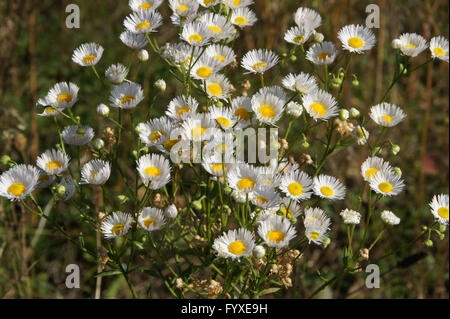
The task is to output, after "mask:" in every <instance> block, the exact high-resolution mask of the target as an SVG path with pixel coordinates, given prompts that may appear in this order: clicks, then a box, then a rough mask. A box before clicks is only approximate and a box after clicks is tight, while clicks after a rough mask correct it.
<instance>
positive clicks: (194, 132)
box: [191, 126, 206, 138]
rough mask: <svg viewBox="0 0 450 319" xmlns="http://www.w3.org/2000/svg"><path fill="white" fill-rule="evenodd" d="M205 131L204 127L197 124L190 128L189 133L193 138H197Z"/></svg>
mask: <svg viewBox="0 0 450 319" xmlns="http://www.w3.org/2000/svg"><path fill="white" fill-rule="evenodd" d="M205 132H206V127H203V126H197V127H194V128H193V129H192V131H191V134H192V136H193V137H194V138H199V137H200V136H202V135H203V134H205Z"/></svg>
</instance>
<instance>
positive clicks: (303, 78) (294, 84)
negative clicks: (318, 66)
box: [282, 72, 319, 94]
mask: <svg viewBox="0 0 450 319" xmlns="http://www.w3.org/2000/svg"><path fill="white" fill-rule="evenodd" d="M282 84H283V86H284V87H285V88H286V89H288V90H290V91H294V92H299V93H301V94H307V93H312V92H314V91H316V90H317V89H318V88H319V86H318V85H317V82H316V79H315V78H314V76H313V75H311V74H308V73H303V72H300V73H299V74H293V73H289V74H288V75H286V76H285V77H284V78H283V80H282Z"/></svg>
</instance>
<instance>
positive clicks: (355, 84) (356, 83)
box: [352, 74, 359, 86]
mask: <svg viewBox="0 0 450 319" xmlns="http://www.w3.org/2000/svg"><path fill="white" fill-rule="evenodd" d="M352 85H353V86H359V81H358V78H357V77H356V74H353V81H352Z"/></svg>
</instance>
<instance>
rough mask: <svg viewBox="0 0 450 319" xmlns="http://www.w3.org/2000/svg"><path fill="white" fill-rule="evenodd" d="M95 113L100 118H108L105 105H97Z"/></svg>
mask: <svg viewBox="0 0 450 319" xmlns="http://www.w3.org/2000/svg"><path fill="white" fill-rule="evenodd" d="M97 113H98V114H99V115H101V116H108V115H109V107H108V106H107V105H105V104H99V105H98V106H97Z"/></svg>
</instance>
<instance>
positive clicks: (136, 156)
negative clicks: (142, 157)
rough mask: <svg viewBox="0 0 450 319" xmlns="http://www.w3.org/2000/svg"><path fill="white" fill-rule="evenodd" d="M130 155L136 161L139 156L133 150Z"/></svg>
mask: <svg viewBox="0 0 450 319" xmlns="http://www.w3.org/2000/svg"><path fill="white" fill-rule="evenodd" d="M131 154H133V157H134V158H135V159H138V157H139V155H138V152H137V151H136V150H133V152H131Z"/></svg>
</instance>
